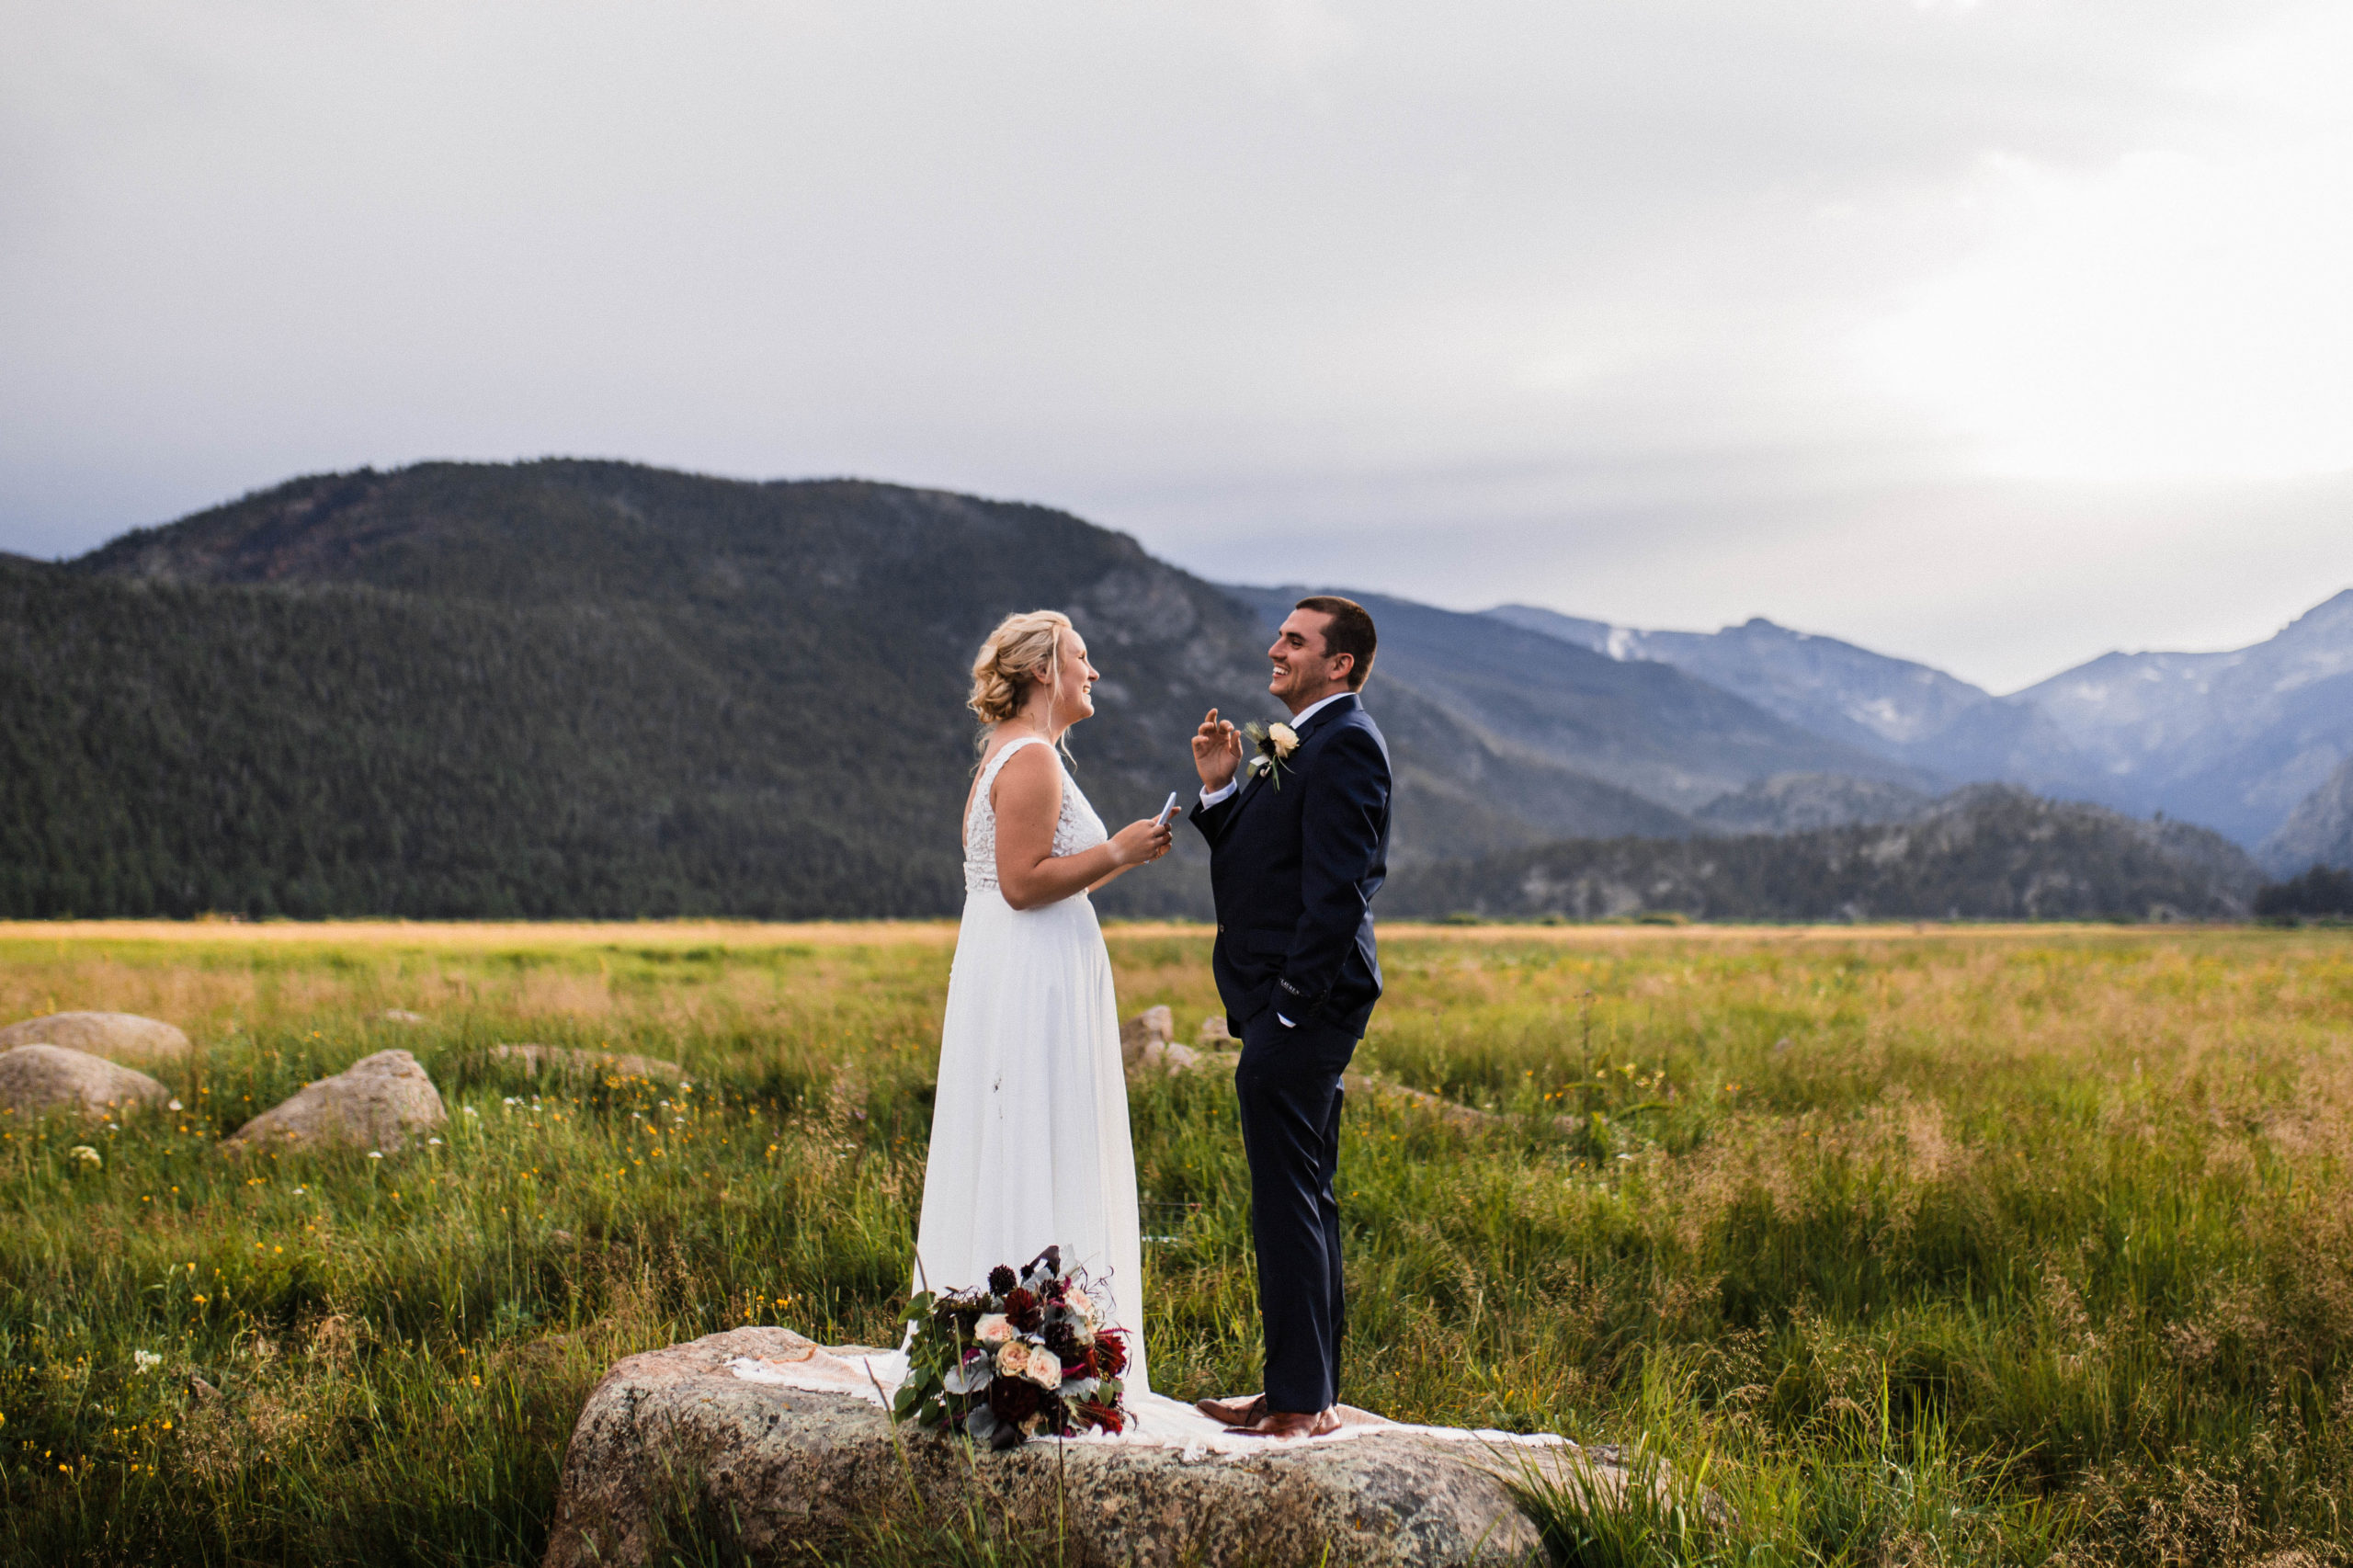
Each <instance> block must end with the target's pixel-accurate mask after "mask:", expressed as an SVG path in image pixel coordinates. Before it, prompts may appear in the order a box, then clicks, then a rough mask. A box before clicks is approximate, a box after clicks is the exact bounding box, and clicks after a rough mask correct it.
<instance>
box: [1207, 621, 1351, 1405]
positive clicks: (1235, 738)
mask: <svg viewBox="0 0 2353 1568" xmlns="http://www.w3.org/2000/svg"><path fill="white" fill-rule="evenodd" d="M1373 645H1374V638H1373V628H1372V617H1370V615H1367V614H1366V613H1365V611H1364V607H1363V606H1362V605H1359V604H1358V603H1356V602H1355V601H1354V600H1352V599H1344V598H1340V597H1336V596H1332V595H1318V596H1316V597H1313V598H1305V599H1302V600H1300V601H1299V607H1298V608H1296V609H1294V610H1292V611H1291V612H1290V619H1287V620H1285V621H1284V622H1283V624H1282V629H1281V630H1280V631H1278V632H1277V633H1276V634H1275V645H1274V646H1273V647H1272V648H1269V649H1267V658H1268V659H1269V660H1271V661H1272V663H1273V665H1274V678H1273V679H1272V680H1271V681H1269V682H1268V683H1267V690H1268V691H1271V692H1272V693H1274V695H1275V696H1276V697H1278V698H1279V699H1281V700H1282V703H1283V706H1285V707H1286V708H1289V709H1290V712H1291V722H1290V726H1289V728H1288V730H1287V729H1286V728H1285V727H1284V726H1282V725H1279V724H1278V725H1275V726H1273V727H1272V729H1271V730H1270V732H1269V733H1268V736H1267V739H1266V740H1265V741H1262V742H1260V743H1258V744H1256V745H1255V746H1253V747H1251V748H1250V755H1249V756H1248V757H1247V758H1246V759H1245V755H1244V751H1245V748H1244V744H1243V736H1242V734H1241V733H1240V732H1239V731H1237V730H1236V729H1235V728H1234V727H1233V725H1232V724H1230V723H1227V722H1224V721H1222V720H1221V719H1219V718H1218V716H1217V710H1216V709H1214V708H1212V709H1211V710H1210V713H1209V717H1208V718H1207V719H1205V720H1203V721H1202V722H1201V727H1200V729H1199V731H1198V732H1196V733H1195V734H1194V736H1193V766H1194V768H1195V769H1196V770H1197V771H1198V772H1199V774H1200V776H1201V801H1200V804H1199V805H1198V806H1196V807H1194V808H1193V813H1192V820H1193V825H1194V826H1196V827H1198V828H1199V829H1200V830H1201V835H1202V836H1203V837H1205V838H1207V839H1208V840H1209V841H1210V882H1211V888H1212V890H1213V891H1214V892H1215V895H1216V899H1217V948H1216V950H1215V954H1214V959H1213V962H1214V966H1215V968H1216V971H1217V989H1218V994H1219V995H1220V996H1221V997H1222V998H1223V1000H1224V1002H1225V1011H1226V1017H1227V1022H1228V1027H1229V1028H1233V1030H1234V1032H1236V1033H1237V1034H1239V1035H1240V1036H1241V1038H1242V1064H1241V1066H1240V1067H1239V1068H1237V1069H1236V1070H1235V1072H1234V1074H1233V1085H1234V1090H1235V1092H1236V1094H1237V1095H1238V1096H1240V1099H1241V1104H1242V1145H1243V1150H1244V1152H1245V1153H1246V1154H1247V1155H1248V1157H1249V1161H1250V1234H1251V1242H1252V1244H1253V1245H1254V1246H1255V1247H1256V1251H1257V1254H1258V1309H1259V1312H1260V1314H1261V1316H1262V1318H1263V1320H1264V1322H1265V1324H1266V1335H1267V1383H1266V1392H1264V1393H1262V1394H1259V1395H1258V1396H1256V1398H1253V1399H1248V1400H1213V1399H1209V1400H1203V1401H1201V1402H1200V1410H1201V1412H1202V1414H1204V1415H1208V1416H1210V1417H1211V1418H1212V1419H1213V1420H1217V1421H1222V1422H1223V1423H1225V1424H1226V1425H1227V1426H1231V1427H1234V1428H1236V1429H1238V1430H1242V1431H1247V1432H1253V1433H1256V1434H1259V1435H1261V1436H1264V1437H1301V1436H1307V1435H1313V1434H1317V1433H1323V1432H1329V1431H1332V1430H1334V1429H1335V1428H1336V1427H1337V1426H1339V1417H1338V1413H1337V1411H1336V1408H1335V1407H1336V1405H1337V1404H1338V1403H1339V1380H1340V1332H1341V1326H1342V1321H1343V1317H1344V1310H1343V1304H1342V1298H1341V1283H1340V1209H1339V1203H1338V1201H1337V1200H1336V1199H1335V1197H1334V1195H1333V1191H1332V1182H1333V1178H1334V1176H1336V1174H1337V1172H1338V1168H1339V1154H1340V1074H1342V1073H1343V1072H1345V1071H1346V1070H1347V1065H1348V1059H1349V1058H1350V1057H1351V1056H1353V1055H1354V1054H1355V1053H1356V1048H1357V1041H1358V1040H1361V1039H1362V1038H1363V1037H1364V1026H1365V1020H1366V1019H1367V1018H1369V1017H1371V1016H1372V1005H1373V1003H1374V1002H1376V1001H1378V1000H1379V999H1380V996H1381V961H1380V960H1379V958H1378V957H1377V956H1376V954H1375V953H1374V951H1373V943H1372V915H1371V913H1370V908H1369V906H1370V903H1371V902H1372V895H1373V894H1374V893H1376V892H1379V891H1381V881H1382V880H1383V879H1384V878H1385V877H1386V876H1387V875H1388V870H1389V868H1388V858H1389V747H1388V744H1387V743H1386V742H1384V741H1383V740H1382V739H1381V731H1380V730H1379V729H1378V728H1377V727H1375V726H1374V724H1373V722H1372V718H1371V715H1370V714H1368V713H1367V712H1366V711H1365V710H1364V704H1363V702H1362V701H1360V700H1359V699H1358V696H1357V693H1358V691H1359V690H1361V689H1363V687H1364V682H1365V677H1366V676H1369V675H1370V674H1371V673H1372V654H1373ZM1294 736H1295V737H1296V738H1295V740H1292V739H1290V737H1294ZM1237 773H1239V774H1243V775H1244V777H1242V778H1236V775H1237Z"/></svg>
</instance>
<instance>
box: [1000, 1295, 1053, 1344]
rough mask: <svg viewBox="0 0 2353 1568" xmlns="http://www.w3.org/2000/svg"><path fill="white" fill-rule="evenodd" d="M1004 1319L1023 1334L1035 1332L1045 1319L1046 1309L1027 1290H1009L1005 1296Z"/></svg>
mask: <svg viewBox="0 0 2353 1568" xmlns="http://www.w3.org/2000/svg"><path fill="white" fill-rule="evenodd" d="M1005 1320H1006V1322H1007V1323H1009V1324H1012V1325H1013V1326H1014V1327H1016V1328H1017V1329H1019V1330H1020V1331H1021V1332H1022V1333H1024V1334H1035V1333H1037V1332H1038V1328H1039V1325H1040V1324H1043V1323H1044V1322H1045V1321H1046V1309H1045V1306H1044V1304H1043V1303H1042V1302H1040V1301H1039V1300H1038V1298H1037V1297H1036V1296H1035V1295H1033V1294H1031V1293H1030V1292H1029V1291H1028V1290H1009V1291H1007V1292H1006V1298H1005Z"/></svg>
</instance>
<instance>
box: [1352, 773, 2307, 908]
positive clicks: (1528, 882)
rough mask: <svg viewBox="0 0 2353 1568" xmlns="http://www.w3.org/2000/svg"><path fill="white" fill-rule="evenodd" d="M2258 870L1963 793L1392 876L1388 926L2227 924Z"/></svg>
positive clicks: (1984, 791) (2087, 816)
mask: <svg viewBox="0 0 2353 1568" xmlns="http://www.w3.org/2000/svg"><path fill="white" fill-rule="evenodd" d="M2262 883H2263V877H2262V873H2261V872H2260V871H2258V870H2257V869H2256V866H2255V863H2254V862H2253V861H2251V860H2250V859H2248V858H2247V857H2246V855H2245V852H2244V851H2243V850H2241V849H2239V848H2238V847H2237V846H2235V845H2234V844H2232V843H2231V842H2230V841H2229V840H2227V839H2225V838H2223V837H2222V835H2219V834H2216V833H2211V832H2209V831H2208V830H2206V829H2204V828H2197V827H2191V826H2188V824H2182V823H2177V822H2154V823H2152V822H2139V821H2135V820H2134V819H2132V818H2131V817H2126V816H2122V815H2120V814H2119V813H2117V812H2111V811H2109V810H2108V809H2106V808H2105V807H2100V806H2092V805H2085V804H2080V803H2077V802H2073V801H2047V800H2043V799H2040V798H2039V797H2037V796H2034V795H2030V794H2028V793H2027V792H2026V791H2024V790H2016V789H2012V788H2010V787H2008V786H2006V785H1999V784H1984V785H1975V786H1972V787H1971V788H1969V789H1966V790H1960V791H1958V792H1956V793H1955V794H1953V795H1951V796H1949V797H1948V798H1947V799H1945V800H1943V801H1938V802H1937V803H1936V804H1934V805H1932V806H1930V807H1928V808H1927V809H1926V810H1925V811H1923V812H1920V813H1918V814H1917V815H1915V816H1913V817H1911V818H1909V819H1907V820H1905V821H1904V822H1900V823H1893V824H1881V825H1876V826H1847V827H1834V828H1821V829H1815V830H1813V831H1811V832H1804V833H1793V834H1783V835H1771V836H1766V835H1756V836H1749V837H1740V838H1694V839H1685V840H1661V839H1622V838H1621V839H1607V840H1603V839H1584V840H1574V841H1570V842H1565V843H1561V844H1552V845H1546V846H1542V847H1540V848H1535V849H1522V850H1513V851H1508V852H1505V853H1501V854H1496V855H1491V856H1487V857H1483V858H1480V859H1477V860H1472V861H1469V862H1457V863H1450V864H1447V865H1440V866H1428V867H1423V868H1419V869H1415V870H1412V871H1409V872H1407V873H1406V874H1404V875H1403V876H1401V877H1399V878H1398V879H1397V880H1396V881H1395V882H1394V883H1393V884H1392V887H1391V889H1390V890H1389V892H1388V893H1387V895H1385V896H1386V901H1387V905H1388V909H1389V912H1390V913H1392V914H1395V915H1447V914H1451V913H1456V912H1464V913H1471V914H1477V915H1504V916H1519V917H1527V916H1537V915H1566V916H1570V917H1572V918H1576V919H1595V918H1601V917H1607V916H1613V915H1630V914H1633V913H1636V912H1638V911H1644V910H1659V911H1672V912H1676V913H1679V914H1683V915H1690V916H1692V917H1693V918H1695V919H1711V920H1723V919H1759V920H1837V919H1886V918H1898V919H1944V918H1948V917H1958V918H1962V919H1975V920H2052V919H2086V918H2100V917H2118V916H2120V917H2123V918H2128V919H2135V920H2139V919H2153V918H2155V919H2162V918H2171V917H2189V918H2199V919H2238V918H2243V917H2244V916H2245V915H2246V914H2247V912H2248V909H2249V906H2250V904H2251V903H2252V901H2253V899H2254V896H2255V894H2256V891H2257V890H2258V889H2259V888H2260V887H2261V886H2262Z"/></svg>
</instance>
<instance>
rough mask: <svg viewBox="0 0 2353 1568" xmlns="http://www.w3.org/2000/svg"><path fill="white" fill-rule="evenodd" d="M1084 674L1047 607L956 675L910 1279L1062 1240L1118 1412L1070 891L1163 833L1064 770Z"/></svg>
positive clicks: (1124, 1198)
mask: <svg viewBox="0 0 2353 1568" xmlns="http://www.w3.org/2000/svg"><path fill="white" fill-rule="evenodd" d="M1096 678H1097V676H1096V672H1095V668H1094V666H1093V665H1090V664H1088V663H1087V661H1086V641H1085V639H1083V638H1081V637H1080V636H1079V634H1078V631H1077V629H1076V628H1074V626H1072V625H1071V623H1070V618H1069V617H1067V616H1064V615H1062V614H1060V613H1059V612H1057V611H1054V610H1031V611H1029V612H1027V613H1026V614H1021V615H1010V616H1007V617H1006V619H1004V621H1003V622H1001V623H1000V624H999V625H998V627H997V629H996V630H995V631H992V632H990V633H989V636H988V641H987V642H983V644H982V645H981V652H980V656H979V657H978V658H977V659H975V660H974V661H973V663H972V697H971V698H970V699H969V705H970V707H971V708H972V711H973V712H975V713H977V714H979V715H980V717H981V722H983V724H985V725H986V726H987V730H986V732H985V734H984V736H983V747H982V753H981V762H980V767H979V768H978V769H977V770H976V771H975V773H974V777H973V779H972V793H971V795H970V796H969V797H968V799H967V800H966V802H965V807H964V923H963V926H962V928H961V931H960V932H959V933H958V935H957V938H956V960H955V965H954V967H953V968H952V969H951V970H950V971H949V981H948V1010H947V1017H946V1018H945V1020H944V1022H943V1024H942V1027H941V1030H940V1043H939V1090H938V1096H937V1098H936V1099H935V1101H934V1103H933V1110H932V1122H931V1153H930V1160H929V1163H928V1165H926V1169H925V1173H924V1184H923V1219H922V1221H921V1226H920V1229H919V1231H918V1233H917V1236H916V1241H915V1289H917V1290H957V1289H961V1288H964V1287H967V1286H973V1285H979V1284H981V1283H982V1282H983V1281H984V1280H986V1279H987V1278H988V1275H989V1270H990V1269H991V1268H992V1267H995V1266H996V1265H998V1264H1011V1265H1013V1266H1015V1267H1019V1266H1020V1265H1022V1264H1024V1263H1026V1262H1028V1261H1029V1259H1030V1258H1032V1257H1034V1256H1037V1255H1038V1254H1039V1253H1040V1252H1041V1251H1043V1250H1044V1249H1045V1248H1047V1247H1048V1246H1057V1245H1058V1246H1060V1247H1061V1248H1062V1249H1063V1257H1064V1258H1065V1259H1066V1260H1068V1261H1069V1262H1071V1263H1074V1264H1076V1265H1077V1266H1079V1267H1083V1268H1085V1269H1086V1271H1087V1274H1088V1275H1089V1277H1090V1278H1092V1279H1093V1280H1094V1281H1095V1282H1096V1283H1097V1284H1099V1285H1104V1286H1108V1290H1109V1293H1110V1296H1111V1300H1112V1303H1113V1307H1114V1312H1113V1313H1112V1316H1113V1318H1114V1321H1116V1322H1117V1323H1118V1324H1119V1325H1120V1327H1121V1328H1124V1329H1126V1330H1127V1331H1128V1333H1127V1341H1128V1345H1129V1347H1130V1360H1129V1366H1128V1372H1127V1380H1126V1381H1127V1383H1128V1386H1129V1388H1130V1390H1131V1402H1132V1400H1133V1399H1134V1398H1135V1396H1137V1395H1142V1394H1144V1393H1145V1392H1147V1391H1148V1390H1149V1389H1150V1387H1151V1384H1150V1382H1149V1381H1148V1379H1147V1371H1146V1367H1145V1363H1144V1349H1143V1333H1142V1330H1143V1254H1142V1243H1141V1239H1140V1227H1139V1226H1138V1224H1137V1222H1136V1170H1135V1154H1134V1151H1133V1149H1132V1148H1131V1144H1130V1142H1129V1139H1128V1089H1127V1080H1126V1078H1125V1077H1124V1076H1123V1075H1122V1069H1121V1067H1120V1013H1119V1001H1118V998H1117V997H1116V996H1115V995H1114V994H1113V992H1112V987H1111V960H1110V955H1109V954H1108V952H1106V951H1105V950H1104V947H1103V931H1102V927H1101V926H1098V925H1097V923H1096V918H1095V906H1094V905H1093V904H1092V903H1089V902H1088V900H1087V896H1086V895H1087V894H1088V893H1089V892H1092V891H1094V890H1095V889H1097V888H1099V887H1101V886H1103V884H1105V883H1106V882H1108V881H1111V880H1112V879H1113V878H1115V877H1118V876H1120V875H1121V874H1123V873H1125V872H1127V871H1129V870H1131V869H1133V868H1135V867H1137V866H1140V865H1142V864H1144V863H1145V862H1147V861H1151V860H1157V859H1158V858H1160V857H1162V856H1163V855H1165V854H1166V853H1168V844H1169V836H1170V828H1169V827H1168V826H1167V825H1166V824H1161V823H1158V822H1155V821H1153V820H1151V819H1146V820H1144V821H1142V822H1134V823H1130V824H1128V825H1127V826H1126V827H1123V828H1121V829H1120V831H1119V832H1118V833H1117V834H1111V835H1107V834H1106V833H1105V831H1104V827H1103V822H1102V819H1101V818H1100V817H1097V815H1096V814H1095V809H1094V808H1093V807H1092V806H1090V805H1088V804H1087V803H1086V796H1085V795H1084V794H1082V793H1080V792H1079V788H1078V784H1077V782H1076V780H1074V779H1073V778H1071V776H1070V772H1069V769H1068V768H1066V767H1064V766H1063V756H1065V755H1066V748H1067V741H1066V738H1065V737H1066V736H1067V734H1068V732H1069V730H1070V727H1071V726H1072V725H1073V724H1075V723H1077V722H1079V721H1080V720H1082V719H1086V718H1087V717H1088V716H1090V715H1091V714H1093V713H1094V711H1095V702H1094V699H1093V696H1092V690H1093V687H1094V684H1095V681H1096Z"/></svg>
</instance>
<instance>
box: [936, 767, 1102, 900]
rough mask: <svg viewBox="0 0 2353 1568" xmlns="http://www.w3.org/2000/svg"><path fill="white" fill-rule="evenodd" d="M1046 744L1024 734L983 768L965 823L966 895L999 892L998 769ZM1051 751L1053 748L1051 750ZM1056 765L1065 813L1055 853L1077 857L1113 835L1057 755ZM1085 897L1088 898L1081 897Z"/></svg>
mask: <svg viewBox="0 0 2353 1568" xmlns="http://www.w3.org/2000/svg"><path fill="white" fill-rule="evenodd" d="M1045 744H1046V743H1045V742H1044V741H1043V740H1041V739H1040V738H1039V737H1038V736H1036V735H1023V736H1022V737H1020V738H1019V739H1018V740H1012V741H1007V742H1006V744H1005V745H1004V746H1003V747H1002V748H1001V749H1000V750H999V751H998V752H997V754H996V755H995V756H993V757H991V758H989V761H988V766H987V767H983V768H982V769H981V778H980V783H979V784H978V785H977V786H975V787H974V789H973V790H972V810H971V812H969V813H968V815H967V817H966V820H965V824H964V892H966V893H968V894H970V893H975V892H982V891H983V889H985V890H986V891H988V892H996V891H997V886H996V808H995V806H994V805H992V804H990V803H989V791H990V790H992V789H994V788H995V785H996V776H997V773H998V770H999V769H1001V768H1003V767H1005V762H1006V758H1007V757H1009V756H1012V755H1013V754H1014V753H1015V752H1017V751H1019V750H1020V749H1021V748H1022V747H1023V746H1042V745H1045ZM1047 749H1048V750H1050V751H1051V749H1052V748H1051V747H1048V748H1047ZM1054 766H1055V767H1061V768H1062V775H1063V810H1062V815H1061V817H1060V818H1058V819H1057V820H1056V821H1055V823H1054V854H1055V856H1056V857H1057V858H1059V857H1061V856H1064V855H1075V854H1077V853H1078V852H1079V851H1080V850H1082V849H1092V848H1094V847H1095V846H1097V845H1098V844H1100V843H1102V842H1103V841H1104V840H1105V839H1107V838H1108V837H1110V836H1111V835H1109V834H1108V833H1107V832H1105V831H1104V828H1103V819H1102V818H1101V817H1098V816H1097V815H1096V814H1095V808H1094V807H1093V806H1090V805H1088V804H1087V803H1086V796H1085V795H1084V794H1082V793H1081V792H1080V790H1079V788H1078V780H1077V779H1075V778H1072V777H1071V776H1070V769H1069V768H1067V767H1063V766H1062V757H1061V756H1060V755H1059V754H1057V755H1056V756H1055V757H1054ZM1080 896H1082V897H1083V896H1085V895H1083V894H1082V895H1080Z"/></svg>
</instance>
